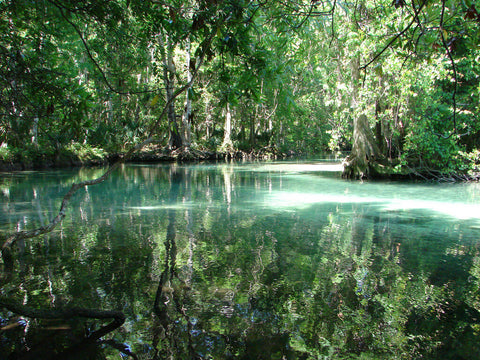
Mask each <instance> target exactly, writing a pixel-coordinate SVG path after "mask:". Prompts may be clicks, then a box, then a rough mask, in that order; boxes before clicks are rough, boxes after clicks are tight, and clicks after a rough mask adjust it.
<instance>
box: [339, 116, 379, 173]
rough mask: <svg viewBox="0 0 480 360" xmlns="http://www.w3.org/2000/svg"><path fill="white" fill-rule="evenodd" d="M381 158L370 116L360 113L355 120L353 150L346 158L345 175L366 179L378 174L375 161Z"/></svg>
mask: <svg viewBox="0 0 480 360" xmlns="http://www.w3.org/2000/svg"><path fill="white" fill-rule="evenodd" d="M378 158H379V151H378V147H377V144H376V143H375V139H374V136H373V132H372V130H371V129H370V126H369V123H368V118H367V116H366V115H365V114H362V115H360V116H359V117H358V118H356V119H354V121H353V146H352V152H351V153H350V155H349V156H348V157H347V158H346V159H345V162H344V169H343V175H342V176H343V177H344V178H348V179H364V178H369V177H371V176H374V175H376V174H375V170H374V167H373V165H374V163H375V161H376V160H378Z"/></svg>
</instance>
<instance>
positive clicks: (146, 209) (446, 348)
mask: <svg viewBox="0 0 480 360" xmlns="http://www.w3.org/2000/svg"><path fill="white" fill-rule="evenodd" d="M288 165H289V164H285V163H279V164H277V163H271V164H263V163H261V164H244V165H234V164H221V165H215V166H213V165H208V166H202V165H197V166H176V165H172V166H126V167H124V168H123V169H120V170H119V171H118V172H117V173H116V174H114V176H112V177H111V178H109V179H108V180H107V181H106V183H104V184H101V185H98V186H93V187H89V188H87V190H86V191H84V192H82V193H79V194H78V195H77V197H76V198H75V200H74V202H73V203H72V211H71V214H70V216H69V218H68V219H67V220H65V222H64V224H63V227H62V228H61V229H60V230H58V231H56V232H55V233H52V234H49V235H46V236H44V237H43V238H39V239H36V240H34V241H31V242H26V243H25V244H23V245H22V246H21V248H20V249H17V253H16V255H17V257H16V260H15V261H16V264H15V268H16V269H18V271H16V272H15V274H14V275H13V279H12V280H11V282H10V283H8V284H7V285H5V286H4V287H3V288H2V293H3V294H5V295H9V296H11V297H14V298H16V299H23V301H24V302H25V303H27V304H29V305H30V306H33V307H37V308H42V307H43V308H56V307H64V306H74V305H75V306H85V307H93V308H105V309H107V308H108V309H118V310H121V311H122V312H123V313H124V314H125V316H126V321H125V323H124V325H123V326H122V327H121V328H120V329H118V330H117V331H114V332H112V333H110V334H108V335H107V336H104V337H103V338H102V341H96V342H91V343H89V344H88V346H87V345H86V344H85V343H84V342H82V341H83V340H82V339H84V336H85V332H88V331H94V330H95V329H97V328H98V326H99V324H97V323H95V322H92V321H91V320H88V321H78V320H76V321H72V322H67V323H64V322H60V323H49V322H46V321H40V320H32V319H28V318H22V319H19V318H18V317H15V314H12V313H9V312H6V311H4V312H0V316H1V321H2V323H1V324H0V326H1V328H2V330H1V336H2V337H1V342H0V357H2V356H3V357H2V358H7V359H8V358H11V359H17V358H22V356H23V358H25V357H26V356H30V355H32V354H33V352H32V351H33V350H36V349H48V350H49V351H51V352H52V353H54V354H58V353H60V352H61V351H63V352H64V354H63V356H65V357H64V358H74V355H75V356H80V354H81V356H82V357H81V358H83V359H87V358H90V359H113V358H118V354H119V353H122V354H123V356H124V357H131V358H138V359H166V358H176V359H209V358H213V359H283V358H284V359H312V358H356V357H358V358H360V357H362V358H368V359H387V358H388V359H411V358H431V359H438V358H443V359H463V358H465V359H467V358H468V359H472V358H480V314H479V310H480V290H479V289H480V256H479V245H478V240H479V235H480V228H479V227H478V219H477V218H475V216H474V215H471V216H466V215H468V214H466V213H462V214H461V215H459V216H458V217H453V216H452V215H451V214H450V213H449V211H448V209H449V208H452V207H455V208H456V209H458V210H459V211H460V210H461V209H462V207H461V204H462V202H464V203H465V204H466V205H467V207H469V208H470V209H472V208H475V207H476V206H478V201H477V202H476V201H475V200H472V198H473V199H475V196H473V197H472V196H469V194H470V195H472V194H473V195H476V194H478V189H477V188H476V187H475V186H471V187H468V186H464V185H462V186H457V187H449V188H445V187H443V186H440V187H435V186H431V185H428V184H409V185H408V186H407V185H405V184H398V186H397V185H396V184H390V183H384V184H382V185H379V184H377V185H375V184H372V183H364V184H360V183H351V182H344V181H342V180H339V179H338V178H337V177H336V175H333V174H334V173H333V172H329V173H322V172H321V171H319V168H317V169H314V168H312V167H311V166H310V167H309V166H307V167H305V166H303V165H301V164H295V166H293V167H292V166H288ZM307 165H309V164H307ZM317 165H318V164H317ZM317 167H318V166H317ZM69 176H70V177H72V176H78V175H77V174H73V173H71V174H62V176H61V179H63V180H62V181H63V182H64V183H65V184H68V182H69V181H70V180H69ZM82 176H87V175H82ZM17 180H18V179H17ZM17 180H16V181H17ZM55 184H56V183H55V182H52V179H51V177H49V176H48V177H46V178H45V179H44V181H43V180H42V177H41V176H40V177H37V181H36V182H35V184H34V185H32V186H28V185H27V184H26V182H25V181H19V180H18V182H17V183H15V182H14V183H12V184H11V185H9V186H8V191H6V190H5V188H4V190H3V194H4V195H3V198H2V202H1V203H0V206H1V207H2V209H3V210H6V212H4V213H3V215H1V221H2V223H1V229H2V231H7V230H11V229H12V228H15V227H19V226H20V227H29V226H31V227H33V226H35V225H37V224H39V223H41V222H42V221H44V220H42V219H45V218H48V217H49V216H50V215H51V214H52V213H53V212H54V209H56V208H57V207H58V200H56V199H57V198H59V195H58V193H60V194H61V193H62V188H61V186H60V187H59V186H58V185H55ZM31 187H33V189H35V190H34V192H33V193H32V190H31ZM29 189H30V190H29ZM55 189H56V190H55ZM385 189H387V190H385ZM416 191H418V192H416ZM6 193H8V194H9V195H8V196H7V195H5V194H6ZM450 193H451V194H452V195H451V196H452V198H451V199H450V198H449V197H448V196H449V194H450ZM459 193H461V194H463V195H461V196H460V195H459ZM35 194H36V195H35ZM45 194H47V195H45ZM409 199H410V200H412V202H408V200H409ZM395 200H397V201H395ZM419 200H420V202H419ZM415 201H416V202H415ZM448 201H450V203H448ZM437 203H438V204H440V205H441V206H439V207H438V208H437V209H435V207H436V204H437ZM26 204H31V205H33V206H30V210H28V209H29V207H28V206H27V205H26ZM32 208H33V209H34V210H31V209H32ZM17 210H18V213H17ZM18 214H20V217H18V216H15V215H18ZM19 219H20V220H19ZM14 324H18V325H14ZM78 344H80V348H81V351H80V350H78V349H79V348H78ZM72 346H76V347H75V349H76V350H74V352H73V353H66V352H65V351H66V350H65V349H67V348H69V347H72Z"/></svg>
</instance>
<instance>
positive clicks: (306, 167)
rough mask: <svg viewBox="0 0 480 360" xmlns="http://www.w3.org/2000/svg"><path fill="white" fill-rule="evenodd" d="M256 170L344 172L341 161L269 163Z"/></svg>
mask: <svg viewBox="0 0 480 360" xmlns="http://www.w3.org/2000/svg"><path fill="white" fill-rule="evenodd" d="M253 170H255V171H272V172H295V173H298V172H342V171H343V165H342V164H341V163H324V162H322V163H315V164H267V165H262V166H259V167H257V168H255V169H253Z"/></svg>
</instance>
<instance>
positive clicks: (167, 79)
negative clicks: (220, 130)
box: [158, 35, 182, 149]
mask: <svg viewBox="0 0 480 360" xmlns="http://www.w3.org/2000/svg"><path fill="white" fill-rule="evenodd" d="M158 39H159V42H160V52H161V55H162V62H163V82H164V84H165V90H166V95H167V98H166V100H167V103H168V109H167V118H168V131H169V140H168V145H169V147H170V148H171V149H176V148H180V147H182V137H181V135H180V132H179V130H178V124H177V119H176V116H175V100H174V98H173V94H174V92H175V63H174V62H173V50H174V46H173V44H172V43H171V42H170V39H169V38H168V37H167V38H166V43H165V42H164V41H163V39H162V36H161V35H159V36H158Z"/></svg>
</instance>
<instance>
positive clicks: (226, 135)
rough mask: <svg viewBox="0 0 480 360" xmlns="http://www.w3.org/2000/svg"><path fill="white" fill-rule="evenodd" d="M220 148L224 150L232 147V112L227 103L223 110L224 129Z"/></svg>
mask: <svg viewBox="0 0 480 360" xmlns="http://www.w3.org/2000/svg"><path fill="white" fill-rule="evenodd" d="M222 147H223V148H225V149H229V148H231V147H232V112H231V110H230V104H229V103H227V108H226V110H225V127H224V130H223V144H222Z"/></svg>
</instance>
